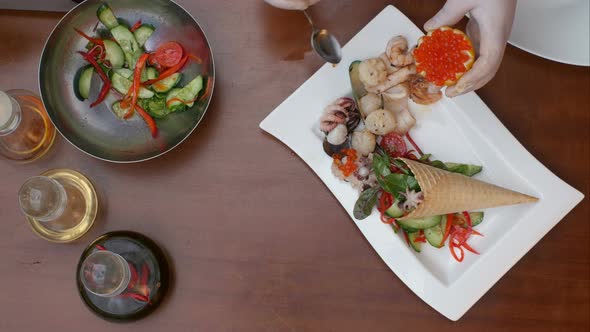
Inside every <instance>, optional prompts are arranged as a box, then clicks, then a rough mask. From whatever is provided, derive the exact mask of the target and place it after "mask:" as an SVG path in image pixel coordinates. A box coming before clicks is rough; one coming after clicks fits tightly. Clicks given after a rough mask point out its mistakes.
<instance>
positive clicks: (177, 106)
mask: <svg viewBox="0 0 590 332" xmlns="http://www.w3.org/2000/svg"><path fill="white" fill-rule="evenodd" d="M180 90H182V89H178V88H176V89H172V90H170V91H169V92H168V94H167V95H166V107H167V108H168V109H169V110H170V112H182V111H184V110H186V109H187V107H193V104H194V103H190V104H188V105H186V104H183V103H181V102H180V101H177V100H175V101H172V102H170V100H172V99H174V98H178V99H181V98H180V97H178V94H179V93H180Z"/></svg>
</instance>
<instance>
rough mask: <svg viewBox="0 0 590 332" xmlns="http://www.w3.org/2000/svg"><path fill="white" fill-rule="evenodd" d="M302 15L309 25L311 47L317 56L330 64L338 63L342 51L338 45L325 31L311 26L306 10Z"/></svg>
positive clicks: (311, 22) (334, 38)
mask: <svg viewBox="0 0 590 332" xmlns="http://www.w3.org/2000/svg"><path fill="white" fill-rule="evenodd" d="M303 14H304V15H305V17H306V18H307V20H308V21H309V24H310V25H311V30H312V31H311V47H313V49H314V50H315V51H316V53H317V54H319V56H321V57H322V58H323V59H324V60H326V61H328V62H330V63H339V62H340V60H341V59H342V49H341V47H340V43H339V42H338V40H337V39H336V37H334V36H333V35H332V34H330V33H329V32H328V30H326V29H321V30H320V29H318V28H316V27H315V25H314V24H313V21H312V20H311V16H310V15H309V13H308V12H307V11H306V10H303Z"/></svg>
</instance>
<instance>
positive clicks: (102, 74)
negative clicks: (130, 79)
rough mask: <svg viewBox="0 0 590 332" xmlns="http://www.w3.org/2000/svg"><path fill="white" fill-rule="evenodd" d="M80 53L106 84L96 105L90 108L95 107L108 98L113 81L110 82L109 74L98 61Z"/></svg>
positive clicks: (91, 105)
mask: <svg viewBox="0 0 590 332" xmlns="http://www.w3.org/2000/svg"><path fill="white" fill-rule="evenodd" d="M78 53H80V54H81V55H82V56H83V57H84V59H86V61H88V62H89V63H90V64H91V65H92V66H93V67H94V69H95V70H96V72H97V73H98V75H99V76H100V78H101V79H102V81H103V82H104V84H103V86H102V89H101V90H100V94H99V95H98V99H96V101H95V102H94V103H92V104H90V107H94V106H96V105H98V104H100V103H102V101H103V100H104V99H105V98H106V97H107V94H108V93H109V90H110V89H111V81H109V78H108V76H107V74H105V72H104V71H103V70H102V68H101V67H100V66H99V65H98V62H96V60H95V59H94V58H93V57H92V56H91V55H90V54H88V53H85V52H82V51H78Z"/></svg>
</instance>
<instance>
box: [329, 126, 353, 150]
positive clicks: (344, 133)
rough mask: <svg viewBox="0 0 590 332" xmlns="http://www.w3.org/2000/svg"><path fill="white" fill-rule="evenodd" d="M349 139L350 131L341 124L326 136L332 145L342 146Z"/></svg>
mask: <svg viewBox="0 0 590 332" xmlns="http://www.w3.org/2000/svg"><path fill="white" fill-rule="evenodd" d="M347 137H348V129H346V125H345V124H343V123H341V124H339V125H337V126H336V127H335V128H334V129H332V131H330V133H329V134H328V135H327V136H326V140H327V141H328V143H330V144H332V145H340V144H342V143H344V142H345V141H346V138H347Z"/></svg>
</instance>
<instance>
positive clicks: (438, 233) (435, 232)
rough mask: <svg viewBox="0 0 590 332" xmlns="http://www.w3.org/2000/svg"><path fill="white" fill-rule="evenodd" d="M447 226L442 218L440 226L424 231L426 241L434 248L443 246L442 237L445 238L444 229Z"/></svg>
mask: <svg viewBox="0 0 590 332" xmlns="http://www.w3.org/2000/svg"><path fill="white" fill-rule="evenodd" d="M446 226H447V218H446V216H445V217H444V218H442V220H441V222H440V224H438V225H435V226H433V227H430V228H427V229H425V230H424V235H425V236H426V241H428V243H430V245H431V246H433V247H435V248H441V247H443V246H444V245H445V244H444V243H443V237H444V236H445V228H446Z"/></svg>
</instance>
